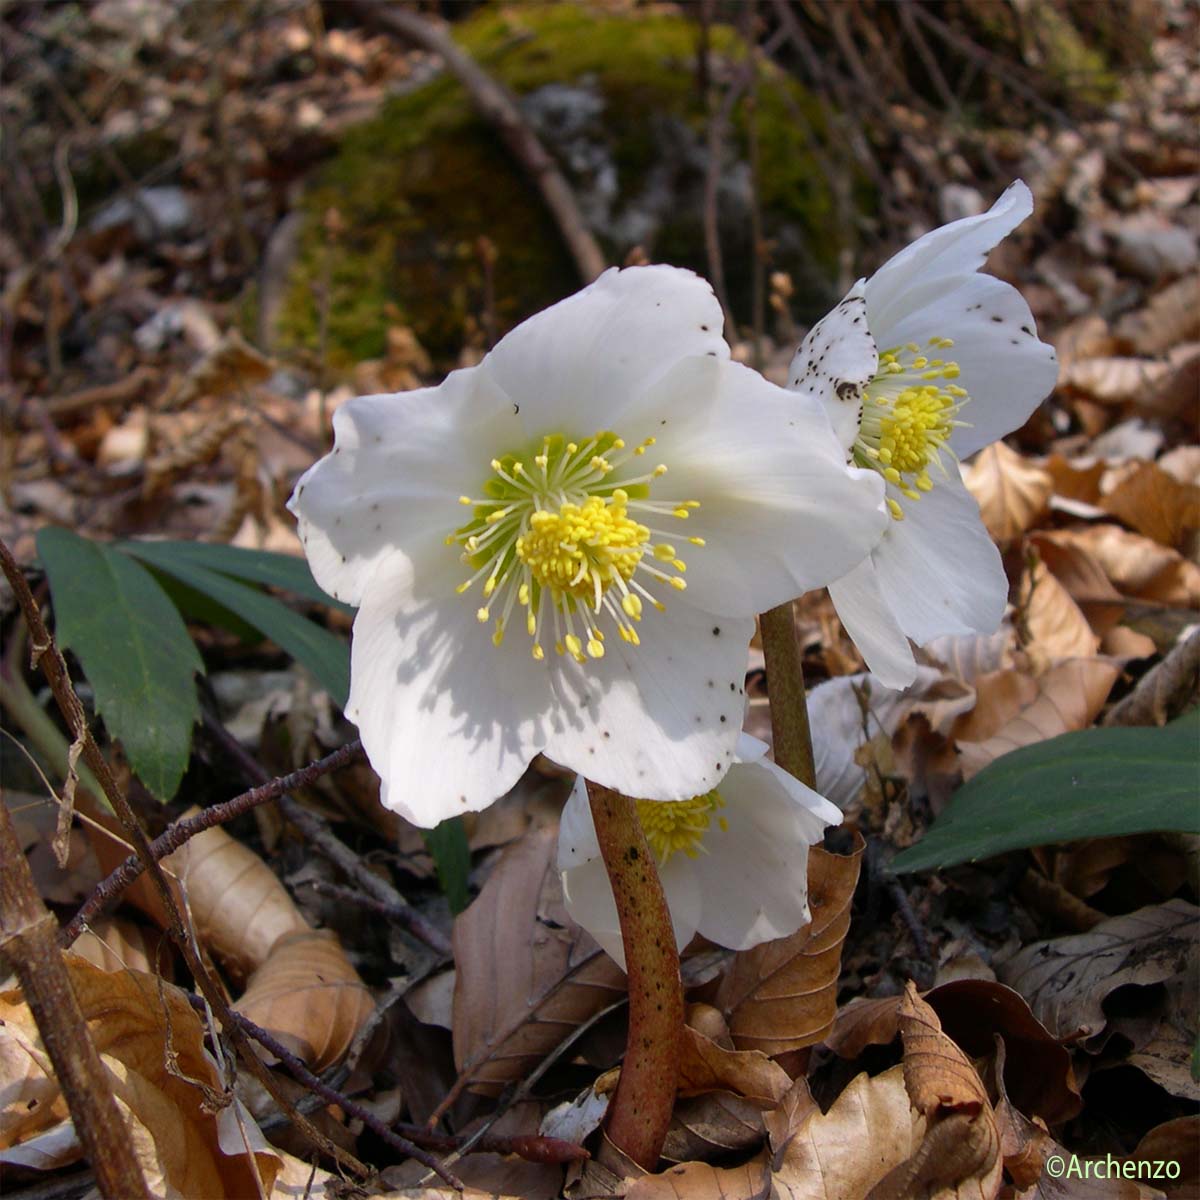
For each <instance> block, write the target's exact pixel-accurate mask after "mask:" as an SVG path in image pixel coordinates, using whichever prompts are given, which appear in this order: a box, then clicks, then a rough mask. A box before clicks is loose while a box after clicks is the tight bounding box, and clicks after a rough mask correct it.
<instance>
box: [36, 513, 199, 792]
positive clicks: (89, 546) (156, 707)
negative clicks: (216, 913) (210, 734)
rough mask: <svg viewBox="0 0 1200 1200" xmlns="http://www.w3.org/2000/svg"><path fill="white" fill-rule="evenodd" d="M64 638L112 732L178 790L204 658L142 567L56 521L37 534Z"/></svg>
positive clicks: (157, 784)
mask: <svg viewBox="0 0 1200 1200" xmlns="http://www.w3.org/2000/svg"><path fill="white" fill-rule="evenodd" d="M37 549H38V556H39V557H40V558H41V560H42V565H43V566H44V567H45V568H46V577H47V578H48V579H49V581H50V593H51V597H52V599H53V601H54V619H55V624H56V629H57V636H58V641H59V643H60V644H61V645H63V646H65V647H67V648H69V649H70V650H71V651H72V652H73V653H74V654H75V655H76V657H77V658H78V659H79V661H80V663H81V664H82V666H83V670H84V672H85V674H86V675H87V677H88V682H89V683H90V684H91V685H92V688H93V690H94V692H95V695H96V708H97V710H98V711H99V713H100V714H101V716H103V718H104V722H105V724H106V725H107V727H108V732H109V733H110V734H111V735H112V736H113V737H115V738H118V739H119V740H120V742H121V745H122V746H123V747H124V748H125V754H126V756H127V757H128V759H129V763H130V766H132V767H133V769H134V771H135V772H136V773H137V775H138V778H139V779H141V781H142V782H143V783H144V784H145V785H146V787H147V788H149V790H150V791H151V792H152V793H153V794H154V795H155V796H156V797H157V798H158V799H159V800H162V801H164V802H165V801H167V800H170V799H171V797H172V796H174V794H175V792H176V790H177V789H178V787H179V781H180V780H181V779H182V778H183V773H184V771H185V770H186V769H187V763H188V757H189V756H190V754H191V744H192V726H193V725H194V724H195V722H196V720H197V719H198V718H199V716H200V705H199V702H198V700H197V697H196V683H195V679H194V675H195V673H196V672H197V671H200V672H203V670H204V663H203V662H202V661H201V659H200V654H199V652H198V651H197V650H196V647H195V645H194V644H193V642H192V639H191V638H190V637H189V636H188V631H187V626H185V625H184V623H183V619H182V618H181V617H180V615H179V613H178V611H177V610H176V608H175V606H174V605H173V604H172V603H171V601H170V599H169V598H168V597H167V596H166V594H165V593H164V592H163V590H162V588H161V587H159V585H158V584H157V583H156V582H155V580H154V578H153V576H151V574H150V573H149V571H147V570H146V569H145V568H144V567H143V566H141V565H140V564H138V563H136V562H134V561H132V560H131V559H129V558H126V557H125V555H123V554H118V553H116V552H115V551H114V550H113V549H112V548H111V547H109V546H106V545H103V544H101V543H99V542H92V541H88V540H87V539H86V538H82V537H80V536H79V535H78V534H75V533H72V532H71V531H70V530H69V529H58V528H54V527H51V526H47V527H46V528H44V529H42V530H40V531H39V533H38V535H37Z"/></svg>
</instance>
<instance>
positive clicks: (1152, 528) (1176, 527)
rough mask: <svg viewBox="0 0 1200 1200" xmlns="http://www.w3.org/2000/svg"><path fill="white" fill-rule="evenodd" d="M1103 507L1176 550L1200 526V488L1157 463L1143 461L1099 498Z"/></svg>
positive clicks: (1126, 522) (1139, 531)
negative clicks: (1175, 475)
mask: <svg viewBox="0 0 1200 1200" xmlns="http://www.w3.org/2000/svg"><path fill="white" fill-rule="evenodd" d="M1100 507H1101V508H1103V509H1104V510H1105V511H1106V512H1110V513H1112V515H1113V516H1114V517H1117V518H1118V519H1119V520H1121V521H1124V522H1125V524H1126V525H1132V526H1133V528H1134V529H1136V530H1137V531H1138V533H1144V534H1145V535H1146V536H1147V537H1150V538H1153V539H1154V540H1155V541H1156V542H1158V543H1159V544H1160V545H1163V546H1171V547H1174V548H1175V549H1179V548H1181V547H1182V545H1183V542H1184V539H1185V538H1186V536H1187V535H1188V533H1189V532H1190V531H1191V530H1194V529H1196V528H1197V527H1200V488H1198V487H1196V485H1195V484H1192V483H1180V482H1179V480H1178V479H1176V478H1175V477H1174V476H1173V475H1168V474H1167V472H1166V471H1164V470H1162V469H1161V468H1160V467H1159V466H1158V465H1157V464H1156V463H1142V464H1141V466H1139V467H1138V469H1137V471H1136V472H1135V473H1134V474H1133V475H1131V476H1129V477H1128V478H1127V479H1125V480H1124V481H1122V483H1121V484H1120V485H1119V486H1118V487H1117V488H1116V489H1115V490H1114V491H1112V492H1110V493H1109V494H1108V495H1107V496H1105V497H1104V498H1103V499H1102V500H1101V501H1100Z"/></svg>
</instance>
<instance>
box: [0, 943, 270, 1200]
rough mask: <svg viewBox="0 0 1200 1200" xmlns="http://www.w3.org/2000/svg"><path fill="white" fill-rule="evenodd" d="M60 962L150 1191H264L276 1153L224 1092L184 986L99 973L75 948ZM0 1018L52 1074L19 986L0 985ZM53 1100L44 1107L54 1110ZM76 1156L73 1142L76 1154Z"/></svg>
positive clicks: (150, 977)
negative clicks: (0, 987) (6, 987)
mask: <svg viewBox="0 0 1200 1200" xmlns="http://www.w3.org/2000/svg"><path fill="white" fill-rule="evenodd" d="M64 961H65V963H66V966H67V971H68V973H69V975H70V978H71V986H72V989H73V990H74V992H75V994H76V996H77V998H78V1000H79V1006H80V1008H81V1010H82V1012H83V1016H84V1019H85V1020H86V1021H87V1023H88V1029H89V1031H90V1033H91V1036H92V1040H93V1041H94V1043H95V1045H96V1049H97V1050H98V1051H99V1052H100V1056H101V1059H102V1061H103V1062H104V1064H105V1065H106V1066H107V1067H108V1069H109V1070H110V1071H111V1072H112V1080H113V1090H114V1093H115V1095H116V1097H117V1100H118V1103H119V1105H120V1106H121V1108H122V1110H123V1112H124V1113H125V1114H126V1115H127V1116H128V1118H129V1121H130V1131H131V1136H132V1139H133V1145H134V1150H135V1153H136V1154H137V1156H138V1159H139V1162H140V1164H141V1166H142V1169H143V1172H144V1174H145V1175H146V1178H147V1180H148V1181H149V1182H150V1184H151V1187H152V1190H153V1191H154V1194H156V1195H181V1196H226V1195H230V1196H233V1195H236V1196H253V1195H258V1194H260V1193H265V1194H267V1195H269V1194H270V1192H271V1187H272V1182H273V1180H274V1178H275V1173H276V1171H277V1170H278V1166H279V1159H278V1157H277V1156H276V1155H275V1153H274V1152H273V1151H271V1150H270V1149H269V1148H268V1147H267V1146H266V1143H265V1142H264V1141H263V1140H262V1135H261V1134H260V1133H259V1132H258V1129H257V1127H256V1126H255V1125H254V1123H253V1121H252V1119H251V1118H250V1116H249V1114H247V1113H246V1112H245V1111H244V1110H243V1109H241V1108H240V1107H239V1106H238V1105H236V1103H231V1102H230V1098H229V1097H228V1096H227V1095H226V1094H225V1091H224V1088H223V1086H222V1083H221V1079H220V1077H219V1075H218V1073H217V1069H216V1066H215V1064H214V1063H213V1060H212V1058H211V1057H210V1056H209V1055H208V1054H207V1052H206V1051H205V1049H204V1029H203V1026H202V1025H201V1023H200V1019H199V1017H197V1015H196V1014H195V1012H193V1010H192V1007H191V1005H190V1004H189V1003H188V1001H187V999H186V997H185V996H184V994H183V993H182V992H181V991H180V990H179V989H178V988H176V987H174V986H172V985H171V984H169V983H165V982H163V981H162V980H161V979H158V978H156V977H155V976H153V975H144V974H142V973H140V972H137V971H114V972H108V971H101V970H100V969H99V968H98V967H95V966H93V965H92V964H91V963H89V962H87V961H86V960H84V959H82V958H79V957H78V956H77V955H74V954H67V955H65V956H64ZM0 1022H3V1026H4V1028H5V1029H6V1030H7V1031H8V1032H9V1033H10V1034H11V1035H12V1037H13V1038H14V1039H16V1041H17V1042H19V1044H20V1045H21V1048H22V1049H23V1050H24V1051H25V1052H26V1053H27V1054H28V1055H29V1056H30V1058H32V1059H33V1060H34V1062H36V1064H37V1066H38V1067H39V1069H40V1070H41V1072H42V1074H43V1076H44V1077H45V1078H46V1079H51V1080H52V1078H53V1076H52V1070H51V1066H50V1060H49V1057H48V1056H47V1054H46V1051H45V1049H44V1048H43V1046H42V1043H41V1038H40V1035H39V1034H38V1031H37V1026H36V1024H35V1022H34V1020H33V1015H32V1014H31V1013H30V1011H29V1008H28V1006H27V1005H26V1004H25V1002H24V999H23V997H22V995H21V993H20V991H19V990H13V991H8V992H4V993H0ZM39 1086H44V1085H39ZM55 1092H57V1085H55ZM56 1104H60V1101H58V1100H57V1099H55V1100H54V1101H51V1102H50V1103H49V1104H47V1105H46V1108H47V1111H52V1112H53V1111H58V1110H56V1109H55V1105H56ZM81 1154H82V1150H81V1148H80V1147H78V1145H76V1146H75V1148H74V1157H75V1158H78V1157H79V1156H80V1155H81ZM66 1161H70V1159H68V1160H66Z"/></svg>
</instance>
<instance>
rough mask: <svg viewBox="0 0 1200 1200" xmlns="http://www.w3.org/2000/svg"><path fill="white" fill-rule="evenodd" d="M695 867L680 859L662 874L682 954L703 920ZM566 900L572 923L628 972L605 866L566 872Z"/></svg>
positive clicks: (590, 865) (600, 863)
mask: <svg viewBox="0 0 1200 1200" xmlns="http://www.w3.org/2000/svg"><path fill="white" fill-rule="evenodd" d="M691 868H692V864H691V862H690V861H689V860H688V859H686V858H685V859H683V860H682V861H681V860H680V859H679V856H678V855H676V856H675V857H673V858H672V859H671V860H670V862H668V863H667V864H666V865H665V866H664V867H662V868H661V869H660V870H659V879H660V880H661V881H662V887H663V894H664V895H665V896H666V900H667V908H668V909H669V910H670V913H671V926H672V928H673V929H674V932H675V948H676V949H677V950H682V949H683V948H684V946H686V945H687V944H688V942H690V941H691V940H692V938H693V937H694V936H695V934H696V924H697V921H698V920H699V916H700V906H701V899H700V886H699V883H698V882H697V879H696V875H695V872H694V871H693V870H692V869H691ZM562 882H563V899H564V900H565V901H566V906H567V912H568V913H570V914H571V919H572V920H573V921H574V922H575V923H576V924H577V925H582V926H583V928H584V929H586V930H587V931H588V933H590V934H591V935H592V937H594V938H595V939H596V941H597V942H599V944H600V947H601V949H603V950H604V951H605V952H606V953H607V954H608V955H609V957H610V958H612V959H613V960H614V961H615V962H616V963H617V964H618V965H619V966H620V967H621V969H622V970H624V969H625V946H624V943H623V942H622V940H621V923H620V919H619V918H618V916H617V903H616V901H615V900H614V899H613V893H612V884H611V882H610V881H609V878H608V872H607V871H606V870H605V869H604V863H603V861H602V860H601V859H599V858H596V859H593V860H592V861H591V862H588V863H584V864H583V865H582V866H578V867H572V868H571V869H570V870H568V871H565V872H563V877H562Z"/></svg>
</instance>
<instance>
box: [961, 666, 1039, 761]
mask: <svg viewBox="0 0 1200 1200" xmlns="http://www.w3.org/2000/svg"><path fill="white" fill-rule="evenodd" d="M1037 696H1038V684H1037V680H1036V679H1034V678H1033V676H1031V675H1026V674H1025V673H1024V672H1022V671H1011V670H1008V671H992V672H989V673H988V674H986V675H982V676H980V678H979V679H977V680H976V681H975V707H974V708H973V709H971V711H970V712H968V713H964V714H963V715H962V716H961V717H959V718H958V720H957V721H955V722H954V724H953V726H951V729H950V736H951V737H953V738H954V739H955V740H956V741H958V742H959V743H962V742H985V741H987V739H988V738H990V737H992V736H993V735H995V734H997V733H999V732H1000V730H1001V729H1003V728H1004V726H1005V725H1007V724H1008V722H1009V721H1011V720H1013V718H1014V717H1016V716H1017V715H1018V713H1020V712H1021V710H1022V709H1024V708H1027V707H1028V706H1029V705H1031V704H1032V703H1033V702H1034V701H1035V700H1036V699H1037Z"/></svg>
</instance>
